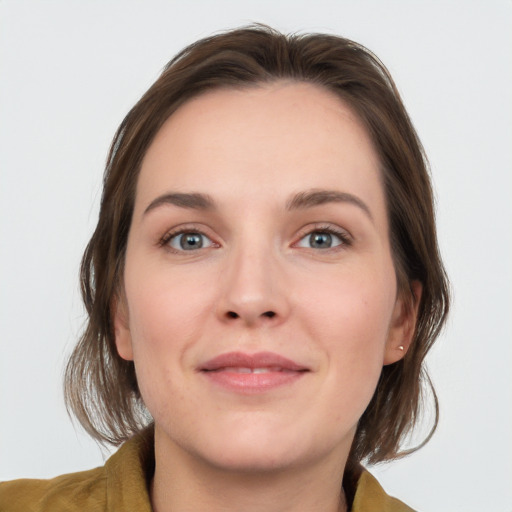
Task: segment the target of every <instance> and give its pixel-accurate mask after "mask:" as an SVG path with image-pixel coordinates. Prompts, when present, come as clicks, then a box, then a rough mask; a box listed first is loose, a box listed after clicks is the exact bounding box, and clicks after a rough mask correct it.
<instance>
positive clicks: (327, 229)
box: [158, 224, 352, 254]
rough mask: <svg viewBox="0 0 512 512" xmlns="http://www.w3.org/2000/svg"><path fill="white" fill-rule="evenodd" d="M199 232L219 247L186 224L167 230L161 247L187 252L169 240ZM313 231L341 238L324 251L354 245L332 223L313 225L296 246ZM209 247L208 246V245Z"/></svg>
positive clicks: (178, 252)
mask: <svg viewBox="0 0 512 512" xmlns="http://www.w3.org/2000/svg"><path fill="white" fill-rule="evenodd" d="M187 233H189V234H198V235H201V236H204V237H206V238H208V239H209V240H210V241H211V242H212V245H213V246H214V247H219V244H217V243H216V242H214V241H213V240H212V239H211V238H210V237H209V236H208V235H207V234H206V233H205V232H204V231H202V230H201V229H198V228H196V227H194V226H185V227H181V228H179V229H177V230H171V231H169V232H167V233H166V234H165V235H164V236H163V237H162V238H161V239H160V241H159V242H158V245H159V246H160V247H164V248H166V249H167V250H169V251H171V252H173V253H175V254H180V253H183V252H187V251H185V250H177V249H174V248H172V247H171V246H170V245H169V242H170V241H171V240H172V239H173V238H175V237H177V236H179V235H183V234H187ZM313 233H322V234H328V235H334V236H335V237H337V238H338V239H339V240H340V242H341V243H340V244H339V245H336V246H334V247H329V248H326V249H318V250H319V251H322V252H330V251H336V250H340V249H343V248H344V247H350V246H351V245H352V238H351V237H350V235H349V234H348V233H347V232H346V231H344V230H342V229H337V228H335V227H333V226H331V225H325V224H323V225H317V226H313V227H312V228H311V227H310V228H308V229H307V231H304V232H303V233H302V234H301V235H300V238H299V239H298V241H297V242H295V243H294V244H293V245H294V246H296V245H297V244H298V243H299V242H300V241H302V240H303V239H305V238H306V237H308V236H311V235H312V234H313ZM206 248H208V247H206ZM310 249H314V248H311V247H310ZM191 252H194V251H191Z"/></svg>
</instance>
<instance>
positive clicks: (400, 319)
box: [383, 281, 423, 365]
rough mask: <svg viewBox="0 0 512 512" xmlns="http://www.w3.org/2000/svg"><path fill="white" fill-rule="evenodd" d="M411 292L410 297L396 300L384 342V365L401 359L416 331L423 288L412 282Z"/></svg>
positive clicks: (416, 282) (417, 282)
mask: <svg viewBox="0 0 512 512" xmlns="http://www.w3.org/2000/svg"><path fill="white" fill-rule="evenodd" d="M411 290H412V297H400V296H399V297H397V299H396V303H395V308H394V310H393V316H392V318H391V323H390V325H389V331H388V338H387V341H386V349H385V352H384V363H383V364H384V365H387V364H392V363H396V362H397V361H399V360H400V359H402V358H403V357H404V356H405V354H406V353H407V351H408V350H409V348H410V346H411V343H412V339H413V337H414V332H415V331H416V320H417V318H418V308H419V305H420V300H421V294H422V291H423V286H422V284H421V283H420V282H419V281H412V282H411Z"/></svg>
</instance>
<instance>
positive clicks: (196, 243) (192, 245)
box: [180, 233, 203, 251]
mask: <svg viewBox="0 0 512 512" xmlns="http://www.w3.org/2000/svg"><path fill="white" fill-rule="evenodd" d="M180 245H181V248H182V249H184V250H185V251H186V250H190V249H200V248H201V247H202V246H203V239H202V238H201V235H200V234H199V233H190V234H187V235H182V237H181V240H180Z"/></svg>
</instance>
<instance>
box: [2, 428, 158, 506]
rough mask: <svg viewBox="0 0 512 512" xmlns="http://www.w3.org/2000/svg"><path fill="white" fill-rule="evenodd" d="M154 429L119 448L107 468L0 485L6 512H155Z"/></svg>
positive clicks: (105, 466)
mask: <svg viewBox="0 0 512 512" xmlns="http://www.w3.org/2000/svg"><path fill="white" fill-rule="evenodd" d="M153 472H154V451H153V432H152V428H148V429H146V430H144V431H142V432H141V433H140V434H138V435H135V436H134V437H133V438H132V439H130V440H129V441H127V442H126V443H124V444H123V446H121V448H119V450H118V451H117V452H116V453H114V454H113V455H112V456H111V457H110V458H109V459H108V460H107V462H106V463H105V465H104V466H102V467H99V468H96V469H91V470H89V471H82V472H80V473H71V474H67V475H62V476H58V477H56V478H53V479H51V480H13V481H11V482H0V512H84V511H86V512H106V511H107V510H122V511H123V512H151V504H150V500H149V494H148V482H149V480H150V478H151V477H152V474H153Z"/></svg>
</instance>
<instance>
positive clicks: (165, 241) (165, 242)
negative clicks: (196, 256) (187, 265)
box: [158, 224, 220, 254]
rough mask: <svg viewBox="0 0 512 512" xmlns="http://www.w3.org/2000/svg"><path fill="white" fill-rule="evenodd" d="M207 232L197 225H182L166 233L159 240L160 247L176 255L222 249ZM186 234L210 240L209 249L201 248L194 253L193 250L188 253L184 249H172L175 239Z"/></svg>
mask: <svg viewBox="0 0 512 512" xmlns="http://www.w3.org/2000/svg"><path fill="white" fill-rule="evenodd" d="M207 231H208V230H205V229H204V228H202V227H199V226H197V225H195V224H182V225H179V226H176V227H174V228H172V229H169V230H168V231H166V233H165V234H164V235H163V236H162V237H161V238H160V239H159V241H158V245H159V246H160V247H164V248H166V249H167V250H169V251H170V252H172V253H175V254H182V253H187V252H190V253H192V252H198V251H201V250H202V249H210V248H212V247H220V244H219V243H218V242H216V241H215V240H214V238H213V236H211V235H210V234H208V233H207ZM185 233H197V234H198V235H202V236H204V237H206V238H208V240H210V242H211V245H209V246H208V247H201V248H199V249H196V250H194V251H192V250H191V251H186V250H183V249H176V248H174V247H171V246H170V245H169V242H170V241H171V240H172V239H173V238H174V237H177V236H179V235H182V234H185Z"/></svg>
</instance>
